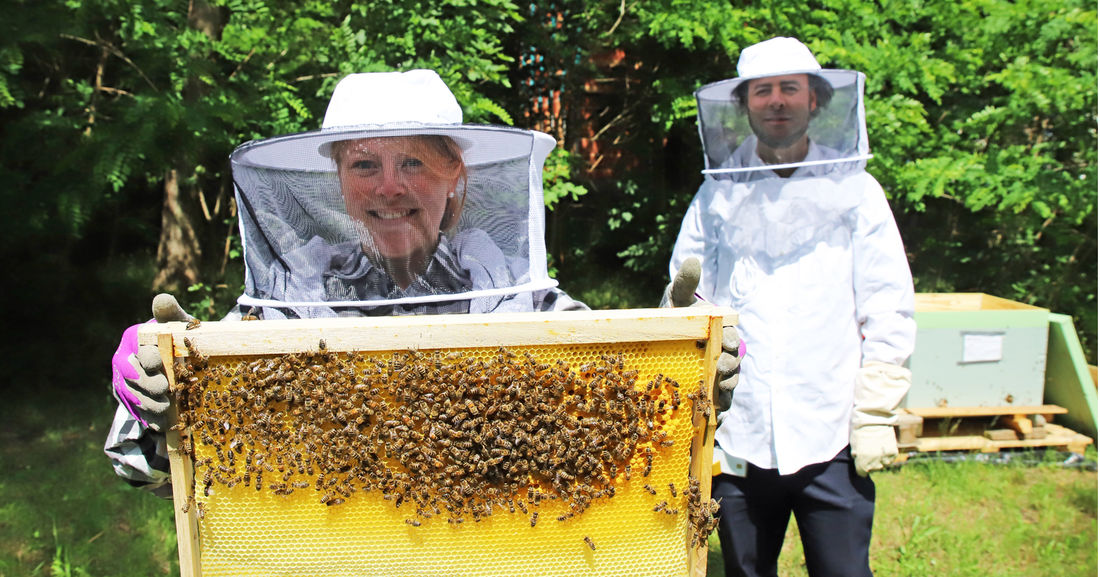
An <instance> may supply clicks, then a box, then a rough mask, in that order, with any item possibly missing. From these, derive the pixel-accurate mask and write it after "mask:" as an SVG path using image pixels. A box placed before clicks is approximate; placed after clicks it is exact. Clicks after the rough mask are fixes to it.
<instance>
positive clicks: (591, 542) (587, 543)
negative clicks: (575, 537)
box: [584, 535, 596, 551]
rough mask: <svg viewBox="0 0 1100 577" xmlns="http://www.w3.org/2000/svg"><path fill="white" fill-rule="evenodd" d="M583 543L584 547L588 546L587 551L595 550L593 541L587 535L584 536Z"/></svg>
mask: <svg viewBox="0 0 1100 577" xmlns="http://www.w3.org/2000/svg"><path fill="white" fill-rule="evenodd" d="M584 542H585V544H586V545H588V548H589V549H591V550H593V551H595V550H596V543H595V542H594V541H592V538H591V537H589V536H588V535H585V536H584Z"/></svg>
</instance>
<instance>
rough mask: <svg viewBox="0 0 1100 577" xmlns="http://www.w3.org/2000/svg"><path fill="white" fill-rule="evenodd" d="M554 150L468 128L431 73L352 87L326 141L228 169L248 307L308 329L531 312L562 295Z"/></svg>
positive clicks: (243, 153)
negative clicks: (538, 299)
mask: <svg viewBox="0 0 1100 577" xmlns="http://www.w3.org/2000/svg"><path fill="white" fill-rule="evenodd" d="M554 144H555V142H554V139H553V138H551V137H550V136H549V135H546V134H543V133H540V132H533V131H528V130H519V129H513V128H506V127H496V126H489V125H464V124H462V110H461V108H460V107H459V105H458V102H457V101H456V100H455V98H454V95H453V94H452V93H451V91H450V90H449V89H448V88H447V86H446V85H445V84H444V83H443V81H442V80H441V79H440V78H439V76H438V75H436V73H435V72H433V71H430V70H412V71H407V72H384V73H367V74H353V75H350V76H348V77H346V78H344V79H343V80H341V81H340V82H339V83H338V84H337V86H336V89H335V91H334V92H333V95H332V98H331V100H330V101H329V106H328V110H327V112H326V114H325V119H324V122H323V124H322V128H321V129H320V130H317V131H312V132H306V133H301V134H292V135H287V136H280V137H275V138H269V139H266V140H260V141H253V142H249V143H246V144H243V145H241V146H240V147H238V148H237V149H236V150H235V151H234V152H233V154H232V156H231V165H232V169H233V178H234V182H235V185H236V189H237V200H238V204H239V207H240V226H241V237H242V239H243V245H244V256H245V293H244V295H242V296H241V297H240V298H239V299H238V302H239V303H240V304H241V305H242V307H243V308H245V309H247V308H248V307H251V306H259V307H274V308H277V309H280V310H286V309H292V310H297V311H298V314H299V316H328V315H334V314H340V315H348V314H350V315H358V314H402V311H403V312H405V313H411V312H416V311H418V310H419V311H420V312H424V310H425V309H424V307H428V308H427V309H426V310H428V311H438V312H490V311H493V310H512V309H508V308H503V309H501V308H499V305H500V303H505V302H513V303H522V301H523V298H522V297H524V296H526V297H527V299H528V302H529V299H530V293H531V292H532V291H536V290H541V289H547V288H550V287H553V286H555V285H556V284H557V283H556V281H554V280H553V279H551V278H550V277H549V275H548V274H547V270H546V257H545V247H544V244H543V237H544V234H543V229H544V221H543V206H544V205H543V196H542V167H543V162H544V161H545V159H546V156H547V154H549V153H550V151H551V150H552V149H553V147H554ZM433 306H434V307H437V308H431V307H433ZM516 306H517V307H518V308H516V309H515V310H522V309H523V308H524V307H523V306H522V304H519V305H516ZM418 307H419V308H418ZM265 310H266V309H265ZM528 310H529V309H528Z"/></svg>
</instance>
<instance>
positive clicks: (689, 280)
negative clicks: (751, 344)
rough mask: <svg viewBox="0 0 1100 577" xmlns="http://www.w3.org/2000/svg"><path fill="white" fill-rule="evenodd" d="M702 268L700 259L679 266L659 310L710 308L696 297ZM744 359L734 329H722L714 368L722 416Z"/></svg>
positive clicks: (743, 348) (719, 409) (717, 403)
mask: <svg viewBox="0 0 1100 577" xmlns="http://www.w3.org/2000/svg"><path fill="white" fill-rule="evenodd" d="M701 274H702V266H701V265H700V264H699V259H697V258H695V257H691V258H689V259H687V260H685V261H684V262H683V264H681V265H680V268H679V270H677V271H676V276H675V277H674V278H673V279H672V282H670V283H668V286H666V287H665V292H664V295H663V296H662V297H661V307H662V308H665V307H695V306H710V303H708V302H706V301H704V300H703V299H701V298H699V297H697V296H696V295H695V289H697V288H698V287H699V277H700V275H701ZM744 356H745V343H744V342H743V341H742V340H741V337H740V335H739V334H738V332H737V328H736V327H733V326H728V327H722V354H720V355H719V356H718V363H717V364H716V365H715V372H716V375H715V378H714V408H715V409H716V410H717V412H722V411H724V410H726V409H728V408H729V407H730V402H731V400H732V398H733V389H734V387H736V386H737V381H738V379H739V378H740V375H741V359H742V358H743V357H744Z"/></svg>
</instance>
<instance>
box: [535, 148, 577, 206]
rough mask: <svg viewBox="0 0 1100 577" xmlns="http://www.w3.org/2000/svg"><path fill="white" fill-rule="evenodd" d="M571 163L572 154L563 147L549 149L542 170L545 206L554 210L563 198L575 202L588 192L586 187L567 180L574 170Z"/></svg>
mask: <svg viewBox="0 0 1100 577" xmlns="http://www.w3.org/2000/svg"><path fill="white" fill-rule="evenodd" d="M573 163H574V161H573V157H572V155H571V154H570V153H569V152H568V151H566V150H565V149H562V148H555V149H554V150H552V151H550V156H549V157H548V158H547V159H546V164H545V166H544V167H543V171H542V183H543V184H542V196H543V200H544V202H545V203H546V208H548V209H550V210H554V207H555V206H556V205H557V204H558V202H559V201H561V200H563V199H569V200H571V201H572V202H577V200H579V199H580V197H582V196H584V195H585V194H587V193H588V189H586V188H585V187H583V186H581V185H579V184H576V183H574V182H571V181H570V180H569V178H570V176H571V175H572V174H573V173H574V172H575V170H574V169H573V168H572V166H571V165H572V164H573Z"/></svg>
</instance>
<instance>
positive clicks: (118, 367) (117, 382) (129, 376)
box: [111, 319, 156, 426]
mask: <svg viewBox="0 0 1100 577" xmlns="http://www.w3.org/2000/svg"><path fill="white" fill-rule="evenodd" d="M151 322H156V321H154V320H153V319H150V320H149V321H146V322H145V324H147V323H151ZM140 326H141V324H134V325H131V326H130V328H129V329H127V330H125V331H123V332H122V341H120V342H119V347H118V348H116V349H114V355H113V356H111V385H112V386H113V387H114V397H116V398H117V399H118V400H119V402H120V403H122V406H123V407H125V409H127V411H128V412H129V413H130V414H131V415H132V417H133V418H134V419H138V420H139V421H141V424H143V425H145V426H149V422H147V421H146V420H145V419H143V418H142V415H141V414H140V411H139V407H141V399H139V398H138V396H136V395H135V393H134V392H133V391H132V390H131V389H130V385H129V382H128V381H136V380H138V379H139V367H134V365H133V364H131V362H130V357H136V355H138V329H139V328H140Z"/></svg>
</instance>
